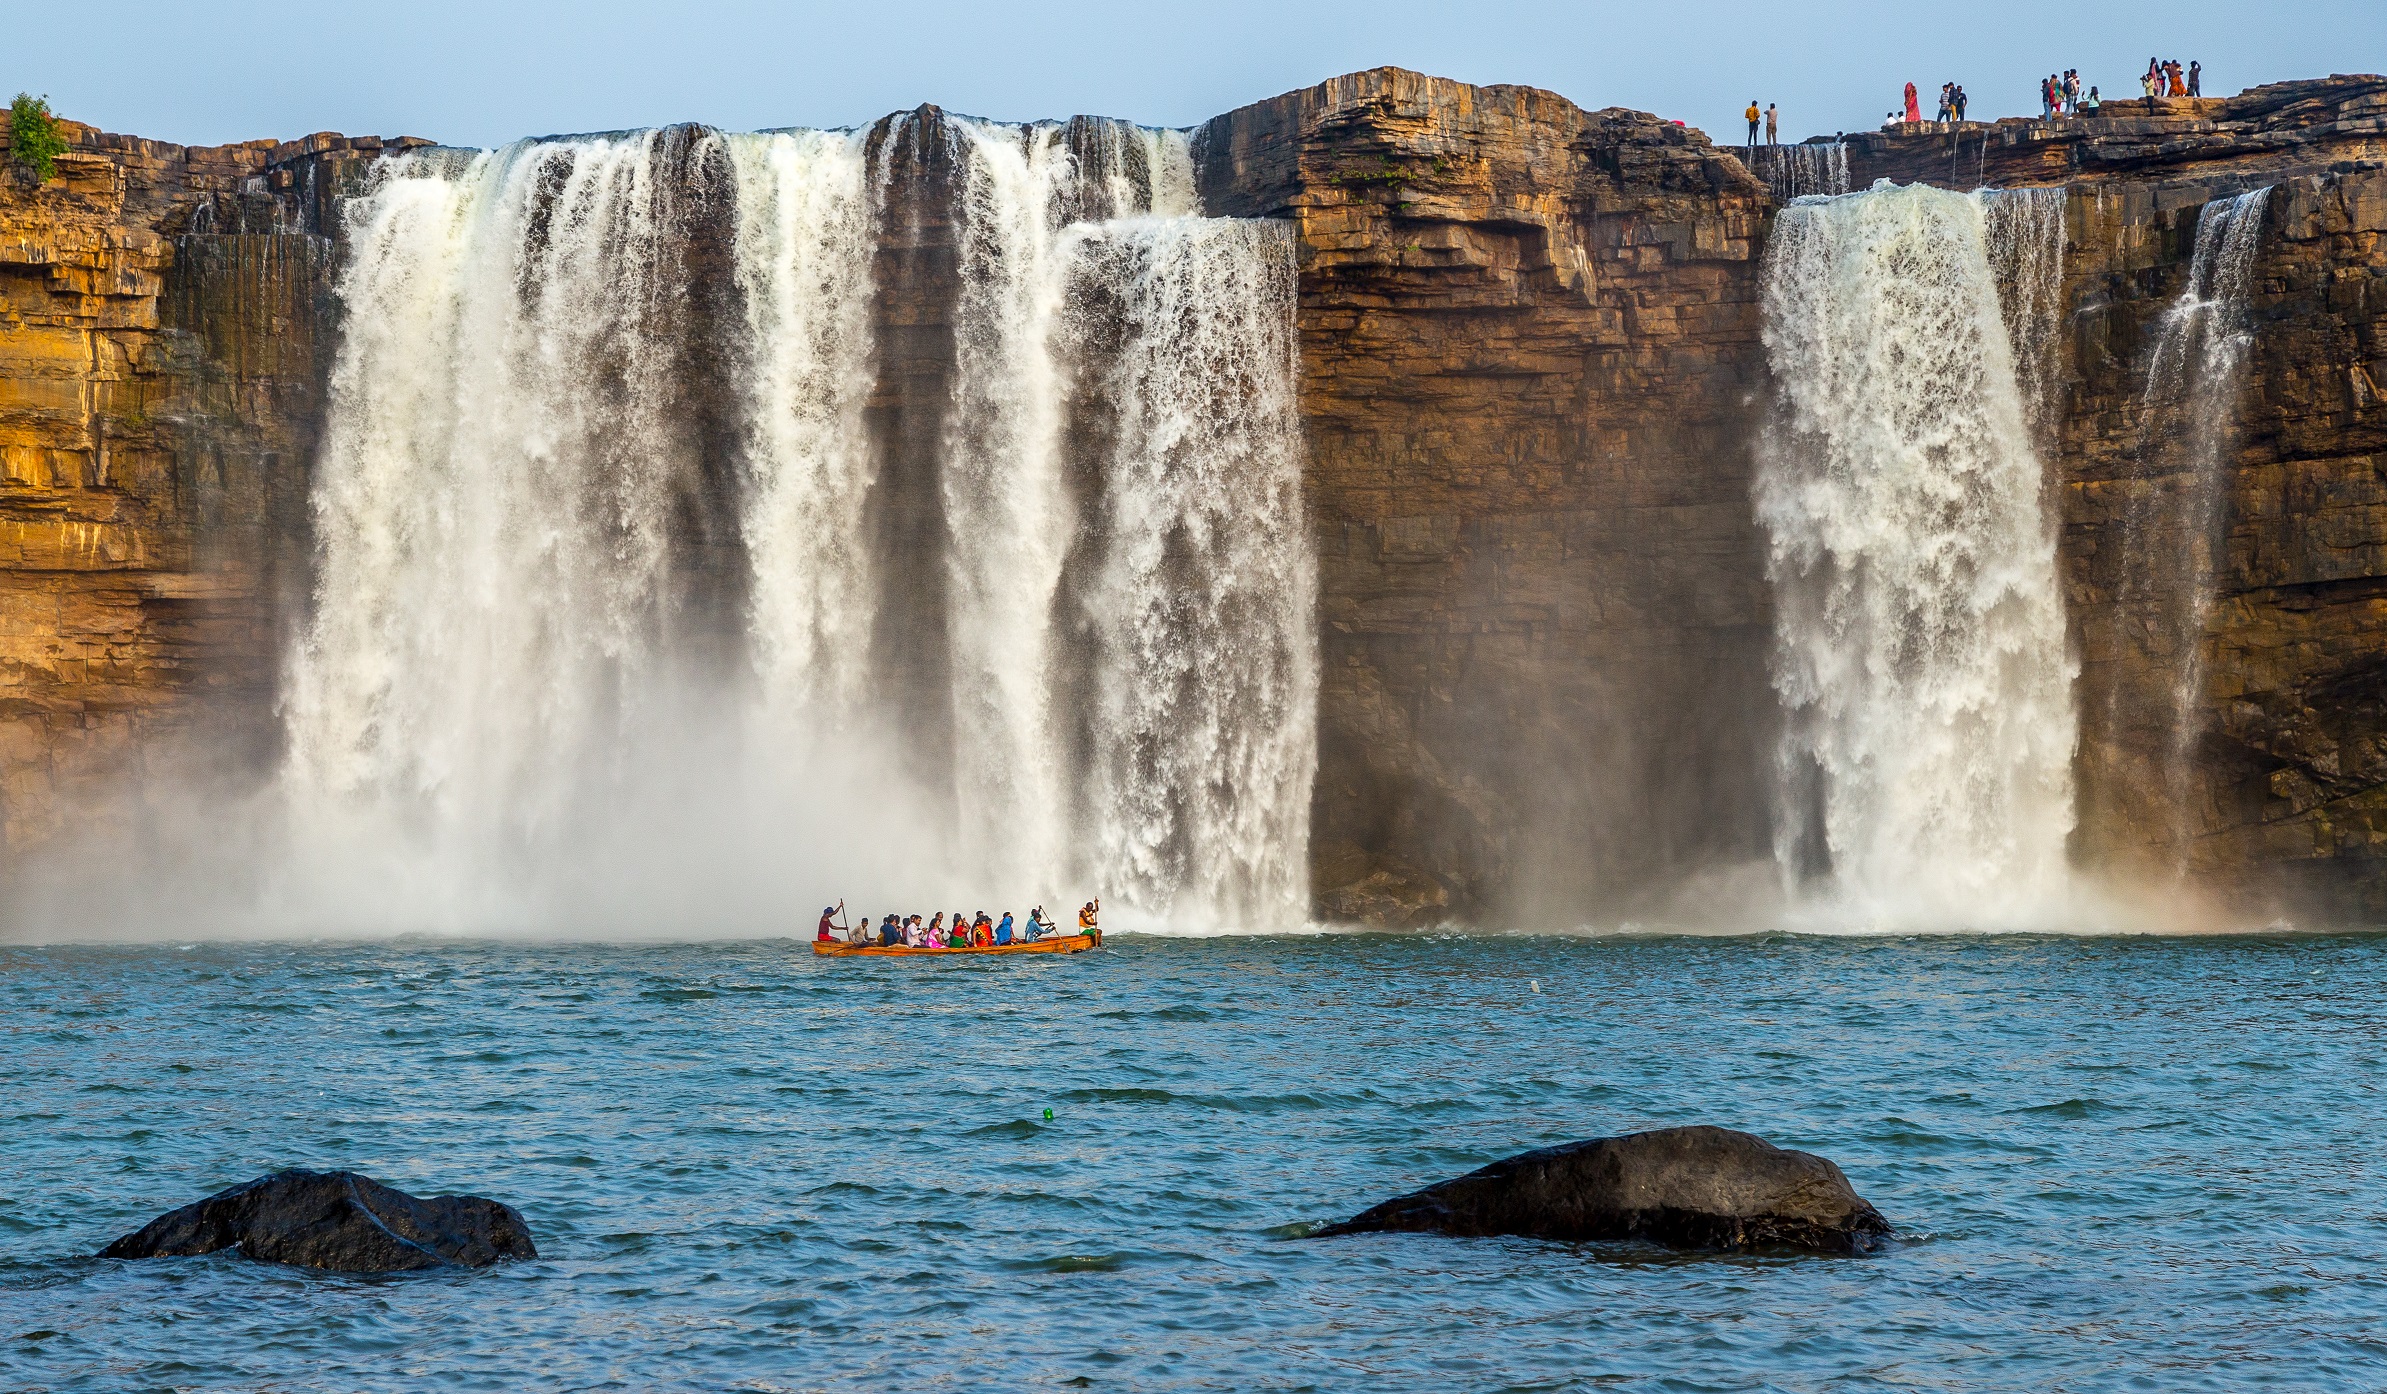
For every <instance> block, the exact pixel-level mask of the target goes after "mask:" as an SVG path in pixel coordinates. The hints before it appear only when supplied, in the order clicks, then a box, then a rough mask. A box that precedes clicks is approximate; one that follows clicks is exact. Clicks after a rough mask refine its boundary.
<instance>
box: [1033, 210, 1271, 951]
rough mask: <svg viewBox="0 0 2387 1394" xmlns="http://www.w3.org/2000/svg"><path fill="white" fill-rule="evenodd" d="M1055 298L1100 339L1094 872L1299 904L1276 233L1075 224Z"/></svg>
mask: <svg viewBox="0 0 2387 1394" xmlns="http://www.w3.org/2000/svg"><path fill="white" fill-rule="evenodd" d="M1073 253H1074V255H1073V257H1072V265H1073V271H1074V275H1075V278H1076V286H1075V292H1076V293H1075V295H1074V296H1073V299H1075V300H1076V301H1078V302H1079V303H1080V304H1081V305H1084V306H1085V307H1086V310H1087V313H1086V315H1085V317H1084V319H1085V321H1090V322H1095V323H1101V324H1103V325H1104V326H1105V327H1104V329H1102V330H1100V331H1097V332H1101V333H1103V334H1105V335H1106V336H1107V337H1112V338H1115V340H1116V344H1115V347H1113V348H1111V350H1110V351H1109V352H1107V353H1100V354H1089V355H1088V357H1089V358H1091V359H1092V360H1093V362H1094V363H1096V364H1097V365H1099V366H1098V367H1097V369H1096V371H1095V372H1094V373H1093V374H1092V381H1090V382H1089V383H1087V384H1086V395H1087V396H1089V397H1091V398H1093V399H1095V400H1100V401H1103V402H1105V403H1108V404H1109V411H1110V420H1109V422H1108V429H1107V430H1106V431H1104V432H1103V433H1102V434H1104V435H1105V436H1107V438H1108V442H1109V446H1108V450H1107V452H1105V453H1104V455H1103V457H1102V458H1101V460H1100V468H1099V469H1098V470H1097V471H1096V473H1097V476H1098V477H1099V478H1100V479H1101V480H1102V487H1101V490H1100V494H1099V497H1098V499H1097V501H1096V508H1095V514H1094V516H1095V520H1096V521H1095V526H1094V527H1093V528H1091V529H1090V530H1089V535H1090V536H1091V537H1092V538H1093V539H1096V542H1097V545H1096V547H1095V549H1094V550H1095V552H1096V555H1094V556H1093V557H1091V558H1088V559H1087V562H1086V565H1085V566H1084V568H1083V579H1082V581H1081V582H1080V585H1079V588H1078V590H1079V594H1078V596H1077V601H1078V605H1079V607H1080V609H1081V610H1082V612H1083V613H1084V614H1085V616H1086V617H1087V624H1088V629H1089V631H1090V636H1089V637H1090V644H1091V649H1092V657H1091V669H1092V683H1091V687H1092V693H1091V696H1092V702H1091V712H1092V715H1091V721H1090V726H1091V739H1090V741H1089V745H1090V747H1091V756H1092V758H1091V762H1090V768H1089V770H1088V771H1087V778H1086V781H1085V786H1084V788H1085V797H1084V800H1083V802H1084V806H1085V807H1086V808H1088V809H1089V810H1091V812H1092V814H1093V816H1092V819H1091V824H1092V826H1091V828H1090V829H1089V831H1090V834H1091V847H1090V851H1091V854H1092V856H1093V858H1094V859H1095V866H1096V867H1097V868H1098V872H1097V875H1096V877H1095V879H1097V880H1099V881H1101V882H1102V883H1104V884H1108V885H1119V886H1123V887H1126V888H1129V889H1131V890H1132V891H1133V892H1134V893H1135V895H1136V896H1137V898H1138V899H1139V900H1140V901H1141V902H1143V903H1145V904H1148V905H1153V906H1158V907H1168V908H1174V909H1176V910H1178V911H1179V913H1181V914H1183V913H1187V912H1190V913H1191V914H1193V915H1194V916H1197V917H1206V918H1215V919H1218V920H1222V921H1224V922H1227V923H1237V924H1283V923H1290V922H1298V921H1299V920H1300V919H1301V918H1302V917H1303V915H1304V914H1305V913H1306V911H1307V908H1308V900H1309V883H1308V859H1307V856H1306V848H1307V847H1308V843H1309V837H1308V828H1309V797H1310V783H1311V777H1312V775H1313V774H1314V773H1315V769H1316V764H1317V755H1316V731H1315V724H1316V710H1317V686H1318V674H1317V658H1316V638H1315V634H1314V625H1315V619H1314V616H1315V612H1316V606H1317V588H1318V582H1317V570H1316V564H1315V562H1314V560H1313V559H1312V556H1311V549H1310V545H1309V540H1308V537H1307V530H1308V525H1307V522H1306V520H1305V517H1304V510H1303V506H1302V498H1301V462H1302V456H1301V447H1300V424H1299V415H1298V411H1297V404H1296V402H1295V400H1294V390H1293V365H1294V341H1293V316H1292V308H1293V288H1294V287H1293V239H1292V235H1291V233H1290V231H1289V230H1288V229H1287V228H1285V227H1284V226H1282V225H1281V224H1272V223H1257V222H1234V221H1226V220H1221V219H1205V218H1195V217H1174V218H1149V219H1136V220H1132V221H1128V222H1123V223H1109V224H1100V225H1096V226H1094V227H1091V228H1087V229H1082V230H1081V236H1080V237H1079V238H1078V239H1077V240H1076V241H1075V243H1074V246H1073Z"/></svg>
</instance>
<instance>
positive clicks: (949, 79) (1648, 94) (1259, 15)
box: [0, 0, 2387, 145]
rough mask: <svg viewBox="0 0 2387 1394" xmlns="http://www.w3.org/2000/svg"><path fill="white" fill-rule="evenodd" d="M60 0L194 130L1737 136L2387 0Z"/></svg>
mask: <svg viewBox="0 0 2387 1394" xmlns="http://www.w3.org/2000/svg"><path fill="white" fill-rule="evenodd" d="M50 13H52V14H53V15H54V16H56V17H58V19H59V25H58V28H57V32H55V33H42V32H41V31H42V30H43V29H44V28H45V26H44V25H42V24H39V23H31V22H26V23H19V24H17V25H15V26H13V32H14V36H15V38H16V39H19V40H27V41H25V42H11V43H10V44H8V45H7V46H6V49H5V50H4V51H0V85H4V86H5V90H6V91H8V92H14V91H16V90H18V89H20V88H24V89H29V90H31V91H34V92H47V93H48V94H49V95H50V97H51V98H52V102H53V105H54V106H55V107H56V108H57V109H58V110H59V111H60V112H61V113H62V114H64V115H67V116H72V117H75V118H76V119H78V120H84V121H90V122H92V123H94V124H96V125H99V126H103V127H105V128H107V129H110V130H116V131H128V132H131V133H134V134H137V135H146V136H153V137H156V138H159V139H164V140H173V141H180V142H183V143H186V144H200V143H216V142H225V141H235V140H247V139H253V138H256V137H260V136H272V137H277V138H287V137H290V136H296V135H304V134H306V133H308V132H311V131H319V130H338V131H345V132H347V133H349V134H368V133H371V134H381V135H423V136H429V137H432V138H433V139H436V140H442V141H447V142H450V143H454V144H465V145H490V144H497V143H500V142H503V141H506V140H509V139H512V138H514V137H517V136H524V135H541V134H549V133H554V132H561V131H586V130H607V129H613V128H618V127H625V126H640V125H652V124H656V123H660V122H669V121H691V120H693V121H704V122H709V123H712V124H714V125H719V126H724V127H730V128H733V129H753V128H757V127H763V126H791V125H820V126H842V125H852V124H855V123H857V122H862V121H868V120H872V119H875V118H876V117H878V116H881V115H883V114H885V113H886V112H889V111H892V110H897V109H899V108H908V107H912V106H917V105H918V104H920V103H921V102H924V101H933V102H936V103H939V104H940V105H943V106H946V107H949V108H952V109H954V110H957V111H964V112H970V113H973V114H976V115H981V116H990V117H999V118H1004V119H1022V118H1029V117H1039V116H1067V115H1071V114H1073V113H1078V112H1090V113H1097V114H1101V115H1107V116H1125V117H1130V118H1133V119H1135V120H1138V121H1143V122H1146V123H1149V124H1157V125H1191V124H1193V123H1195V122H1198V121H1200V120H1202V119H1204V118H1206V117H1209V116H1212V115H1215V114H1217V113H1219V112H1222V111H1227V110H1230V109H1232V108H1234V107H1237V106H1240V105H1242V104H1244V103H1245V102H1250V101H1256V100H1258V99H1260V98H1263V97H1268V96H1273V95H1275V94H1276V93H1278V92H1283V91H1287V90H1290V89H1292V88H1297V87H1306V86H1310V85H1312V84H1314V83H1316V82H1318V81H1320V80H1321V79H1323V78H1326V77H1329V76H1332V75H1334V74H1336V73H1342V72H1349V71H1353V70H1355V69H1360V68H1368V67H1374V66H1376V65H1378V64H1383V63H1393V64H1398V65H1400V66H1402V67H1408V68H1416V69H1419V70H1421V71H1424V72H1429V73H1435V74H1439V75H1441V76H1445V77H1454V78H1460V79H1463V80H1465V81H1469V82H1479V83H1492V82H1515V83H1526V84H1530V85H1532V86H1536V87H1547V88H1550V89H1552V90H1554V91H1557V92H1559V93H1562V94H1563V95H1565V96H1567V97H1570V98H1572V99H1574V100H1575V101H1577V102H1579V103H1581V104H1583V105H1584V106H1586V107H1602V106H1631V107H1638V108H1641V109H1643V110H1648V111H1655V112H1657V113H1659V114H1660V115H1663V116H1668V117H1676V118H1680V119H1683V120H1686V121H1689V122H1690V123H1691V124H1692V125H1694V126H1699V127H1701V128H1703V129H1705V130H1706V131H1708V132H1709V134H1711V135H1714V136H1717V137H1718V138H1719V139H1724V140H1735V139H1738V135H1739V128H1738V122H1739V116H1740V109H1741V107H1742V106H1743V105H1744V104H1745V103H1746V102H1747V101H1748V99H1749V98H1750V97H1752V96H1755V97H1757V98H1759V99H1760V100H1761V101H1773V102H1777V103H1779V104H1780V105H1781V108H1782V111H1783V118H1784V126H1783V132H1782V134H1783V138H1784V139H1785V140H1794V139H1800V138H1803V137H1805V136H1808V135H1812V134H1817V133H1828V132H1831V131H1835V130H1842V129H1848V130H1855V129H1860V128H1863V127H1866V126H1870V125H1874V124H1876V123H1878V122H1879V121H1880V120H1881V118H1882V114H1883V113H1884V112H1885V111H1888V110H1889V109H1890V108H1891V107H1892V106H1894V105H1895V104H1896V103H1897V100H1898V94H1899V89H1900V87H1901V86H1902V85H1903V84H1904V83H1905V82H1907V81H1908V80H1910V79H1911V80H1912V81H1913V82H1914V83H1915V84H1916V86H1917V87H1919V88H1921V89H1922V90H1923V92H1924V93H1925V96H1924V101H1925V103H1926V106H1927V107H1928V104H1929V102H1930V100H1931V97H1930V94H1931V93H1933V92H1935V91H1936V90H1937V89H1938V86H1939V84H1940V83H1941V82H1944V81H1948V80H1950V79H1953V80H1956V81H1959V82H1962V83H1964V84H1965V86H1966V88H1967V90H1968V91H1970V93H1971V94H1972V98H1973V115H1974V116H1975V117H1976V118H1979V117H1995V116H2004V115H2016V114H2020V113H2023V112H2025V111H2029V112H2032V113H2036V111H2037V97H2036V83H2037V80H2038V78H2039V77H2040V76H2042V75H2044V74H2046V73H2048V72H2051V71H2055V70H2058V69H2061V68H2066V67H2077V68H2079V69H2080V70H2081V71H2082V73H2083V74H2084V76H2085V77H2086V79H2087V80H2088V81H2091V82H2095V83H2097V84H2099V85H2100V86H2101V87H2103V88H2104V90H2105V91H2106V93H2107V94H2108V95H2112V94H2115V93H2121V94H2124V95H2130V96H2135V95H2137V92H2138V85H2137V74H2138V73H2139V71H2140V70H2141V69H2142V68H2144V67H2145V66H2146V60H2147V58H2148V57H2149V56H2150V55H2152V54H2160V55H2161V56H2163V57H2166V58H2172V57H2177V58H2179V59H2180V60H2181V61H2182V62H2186V61H2188V60H2189V59H2191V58H2195V59H2201V60H2203V61H2204V63H2205V66H2206V69H2207V72H2208V77H2207V81H2206V86H2205V90H2206V92H2207V93H2227V92H2235V91H2237V90H2238V89H2239V88H2241V87H2246V86H2251V85H2253V84H2256V83H2261V82H2273V81H2277V80H2279V79H2282V78H2289V77H2310V76H2317V75H2321V74H2325V73H2330V72H2380V71H2387V0H2270V3H2267V4H2266V3H2262V0H2251V3H2250V2H2247V0H2240V3H2220V0H2172V2H2171V3H2166V4H2153V3H2097V0H2058V3H2053V4H2028V3H2026V4H2011V5H2002V6H1992V5H1982V4H1961V3H1959V4H1929V3H1919V2H1911V0H1910V3H1899V4H1889V3H1881V0H1831V2H1830V3H1811V4H1803V5H1802V4H1797V3H1776V4H1750V3H1743V0H1710V3H1704V4H1702V3H1679V2H1677V0H1632V2H1631V3H1608V0H1575V2H1574V3H1562V2H1552V0H1518V2H1517V3H1491V2H1489V0H1473V2H1472V3H1470V0H1439V3H1424V2H1423V0H1369V2H1368V3H1353V2H1352V0H1206V3H1202V4H1177V5H1168V6H1160V5H1152V4H1138V3H1130V4H1117V5H1108V6H1105V5H1089V4H1056V3H1044V4H1018V3H1001V2H1000V0H995V2H992V3H989V2H988V0H981V2H980V3H974V4H967V5H963V4H954V3H951V2H950V0H892V2H891V3H850V2H849V3H844V4H839V5H835V6H821V7H810V6H804V5H785V4H783V5H770V4H759V3H750V2H748V0H719V2H718V3H703V0H695V2H694V3H685V4H672V3H668V2H666V3H656V2H655V0H645V3H624V2H623V0H582V3H579V4H573V5H565V4H559V3H536V4H531V3H516V4H507V3H503V0H480V3H472V4H467V3H461V2H460V0H411V2H410V3H403V4H377V5H354V6H351V5H341V4H329V3H317V4H307V5H302V4H292V3H276V2H275V0H215V3H195V2H194V0H178V3H173V4H157V3H150V0H113V3H110V4H108V5H105V6H103V7H100V8H99V9H97V10H94V11H91V12H88V13H83V12H79V11H74V10H73V9H72V7H67V8H64V9H59V8H55V7H53V8H52V10H51V11H50ZM70 13H73V14H74V15H75V16H76V17H74V18H72V19H71V20H70V19H68V18H66V16H68V15H69V14H70ZM37 36H38V37H37Z"/></svg>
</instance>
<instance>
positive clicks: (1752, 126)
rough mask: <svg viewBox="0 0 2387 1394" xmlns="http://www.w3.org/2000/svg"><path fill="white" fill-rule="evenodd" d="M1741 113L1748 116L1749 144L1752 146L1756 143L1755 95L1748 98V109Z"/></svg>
mask: <svg viewBox="0 0 2387 1394" xmlns="http://www.w3.org/2000/svg"><path fill="white" fill-rule="evenodd" d="M1742 115H1744V116H1746V117H1748V118H1749V144H1750V145H1751V146H1752V147H1754V146H1755V145H1756V144H1757V99H1756V98H1755V97H1751V98H1750V99H1749V109H1748V110H1747V111H1745V112H1743V113H1742Z"/></svg>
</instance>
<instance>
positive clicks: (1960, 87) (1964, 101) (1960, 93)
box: [1956, 82, 1973, 126]
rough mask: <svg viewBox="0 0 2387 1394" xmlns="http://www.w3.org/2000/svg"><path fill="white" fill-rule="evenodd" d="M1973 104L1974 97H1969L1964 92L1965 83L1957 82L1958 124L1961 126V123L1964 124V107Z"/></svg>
mask: <svg viewBox="0 0 2387 1394" xmlns="http://www.w3.org/2000/svg"><path fill="white" fill-rule="evenodd" d="M1972 104H1973V99H1972V98H1970V97H1968V96H1966V95H1965V94H1964V84H1963V83H1961V82H1960V83H1957V84H1956V124H1957V125H1959V126H1961V125H1963V124H1964V109H1965V108H1966V107H1969V106H1971V105H1972Z"/></svg>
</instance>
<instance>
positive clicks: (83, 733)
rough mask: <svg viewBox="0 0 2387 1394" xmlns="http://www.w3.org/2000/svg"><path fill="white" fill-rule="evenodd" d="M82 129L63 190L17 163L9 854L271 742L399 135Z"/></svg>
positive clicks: (3, 754) (2, 437) (4, 660)
mask: <svg viewBox="0 0 2387 1394" xmlns="http://www.w3.org/2000/svg"><path fill="white" fill-rule="evenodd" d="M64 133H65V134H66V135H67V136H69V138H70V140H71V142H72V149H71V150H70V151H69V152H68V153H66V154H64V155H61V156H60V157H59V158H58V162H57V163H58V177H57V178H55V179H53V180H51V181H49V182H48V183H46V184H41V185H36V184H35V183H34V182H33V180H32V178H31V177H30V175H28V174H26V173H24V172H23V171H21V170H20V169H18V168H17V167H15V166H14V165H13V164H10V165H7V166H5V167H4V168H0V848H6V847H10V846H19V847H21V846H25V845H28V844H31V843H35V842H40V841H43V840H45V839H47V838H49V837H52V836H54V835H56V834H57V833H58V832H60V831H61V830H62V829H63V828H64V827H66V826H67V825H68V824H69V823H70V822H73V823H75V825H76V826H77V828H78V830H83V820H88V819H95V818H103V817H105V816H107V814H108V812H109V811H110V810H112V809H121V808H122V807H123V806H124V803H123V796H125V795H126V794H127V793H128V792H129V791H135V790H137V789H138V787H139V785H140V784H141V782H142V780H143V779H144V777H145V776H148V775H152V774H156V773H159V772H160V771H159V770H158V768H157V766H158V764H159V763H160V762H162V761H165V760H167V759H168V758H170V757H169V752H170V751H171V752H175V755H174V756H173V757H171V758H179V759H186V760H187V759H202V758H204V759H208V760H213V759H217V758H222V759H225V760H228V761H230V762H232V763H236V764H238V763H248V762H253V761H254V760H255V759H256V758H257V753H256V752H257V749H258V747H260V746H263V745H269V744H270V742H271V741H272V739H273V724H272V719H271V713H272V684H273V679H272V674H273V670H274V664H275V661H276V657H277V654H278V651H279V648H280V644H281V640H282V637H283V634H284V631H285V629H286V626H287V624H288V623H289V622H290V619H291V617H292V616H293V615H294V614H295V613H296V609H297V605H298V603H299V602H300V601H302V600H303V598H304V595H305V577H304V571H305V564H306V556H307V526H306V508H307V472H308V465H309V461H310V459H311V456H312V452H313V449H314V441H315V437H316V433H317V431H318V429H319V427H320V423H321V418H322V411H323V401H322V395H323V374H324V371H325V369H326V367H327V366H328V357H329V355H328V350H329V347H330V343H329V337H328V330H329V325H330V320H329V309H330V306H329V301H328V292H329V276H330V257H329V243H328V241H327V240H326V239H325V238H324V237H323V236H322V235H321V233H322V229H323V227H324V219H325V217H326V214H327V211H328V209H329V207H330V205H331V201H332V199H333V198H334V197H335V195H336V194H337V192H338V190H339V189H340V187H341V186H342V181H343V180H344V179H346V178H348V177H351V176H352V174H353V171H354V170H355V169H356V168H357V167H358V166H359V165H360V164H361V162H362V161H363V160H365V159H369V158H370V157H371V156H372V155H373V154H374V153H377V152H378V151H379V150H380V149H381V148H382V146H383V142H381V141H379V140H376V139H371V138H365V139H361V140H349V139H346V138H343V137H338V136H329V135H322V136H312V137H309V138H308V139H306V140H304V141H294V142H288V143H283V144H276V143H273V142H270V141H258V142H251V143H249V144H247V145H237V146H224V147H217V148H186V147H182V146H176V145H165V144H161V143H159V142H155V141H145V140H137V139H133V138H130V137H125V136H115V135H107V134H103V133H100V132H96V131H92V130H90V129H89V128H87V127H82V126H78V125H76V124H74V123H72V122H68V123H65V124H64ZM408 143H413V144H420V143H421V142H408ZM194 725H198V726H203V727H206V728H207V729H206V730H205V731H204V733H203V734H204V736H205V739H201V740H186V739H180V738H179V737H182V736H187V735H189V734H190V733H191V732H192V730H193V727H194Z"/></svg>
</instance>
